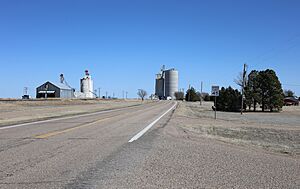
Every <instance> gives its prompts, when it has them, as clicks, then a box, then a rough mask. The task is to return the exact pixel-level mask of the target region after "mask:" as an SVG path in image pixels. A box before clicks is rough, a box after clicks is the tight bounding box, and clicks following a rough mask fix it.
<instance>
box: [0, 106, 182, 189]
mask: <svg viewBox="0 0 300 189" xmlns="http://www.w3.org/2000/svg"><path fill="white" fill-rule="evenodd" d="M175 106H176V103H174V102H156V103H150V104H144V105H141V106H136V107H128V108H122V109H118V110H110V111H103V112H98V113H93V114H90V115H84V116H74V117H70V118H60V119H54V120H50V121H42V122H37V123H31V124H23V125H15V126H8V127H2V128H1V129H0V157H1V160H0V170H1V171H0V188H64V187H71V188H78V187H79V186H81V187H83V186H85V187H87V188H90V187H91V186H90V185H88V184H86V185H85V183H84V182H85V180H82V177H84V178H86V179H87V178H89V177H90V178H93V175H94V174H96V172H97V171H96V170H94V171H93V169H95V168H96V167H98V168H99V164H102V165H104V164H105V163H107V162H109V161H110V159H112V158H115V156H117V155H118V152H119V151H121V150H122V149H125V148H128V147H129V146H130V145H131V143H130V142H135V141H136V140H138V139H140V137H142V136H143V135H144V134H147V133H146V132H151V129H153V128H155V127H153V126H156V125H158V126H159V125H160V124H162V125H163V124H165V123H166V121H167V120H168V117H170V115H171V112H172V110H173V109H174V108H175ZM149 130H150V131H149ZM81 180H82V182H81ZM98 187H100V188H101V186H98ZM79 188H80V187H79Z"/></svg>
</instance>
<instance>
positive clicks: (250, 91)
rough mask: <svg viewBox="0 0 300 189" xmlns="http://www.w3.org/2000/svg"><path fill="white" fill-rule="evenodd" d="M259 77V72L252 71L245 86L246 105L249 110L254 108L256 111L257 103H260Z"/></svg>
mask: <svg viewBox="0 0 300 189" xmlns="http://www.w3.org/2000/svg"><path fill="white" fill-rule="evenodd" d="M258 75H259V72H258V71H256V70H253V71H251V72H250V74H249V75H248V80H247V84H246V86H245V97H246V98H245V104H246V105H247V106H248V107H249V110H251V108H252V107H253V109H254V111H256V106H257V103H259V102H260V89H259V81H258Z"/></svg>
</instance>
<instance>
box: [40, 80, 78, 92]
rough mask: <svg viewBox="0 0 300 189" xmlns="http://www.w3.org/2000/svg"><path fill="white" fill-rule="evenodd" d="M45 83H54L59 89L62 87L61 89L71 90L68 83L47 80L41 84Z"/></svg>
mask: <svg viewBox="0 0 300 189" xmlns="http://www.w3.org/2000/svg"><path fill="white" fill-rule="evenodd" d="M46 83H51V84H52V85H54V86H56V87H58V88H60V89H63V90H73V89H72V88H71V87H69V86H68V85H66V84H64V83H55V82H51V81H47V82H45V83H44V84H43V85H45V84H46ZM43 85H41V86H39V87H42V86H43Z"/></svg>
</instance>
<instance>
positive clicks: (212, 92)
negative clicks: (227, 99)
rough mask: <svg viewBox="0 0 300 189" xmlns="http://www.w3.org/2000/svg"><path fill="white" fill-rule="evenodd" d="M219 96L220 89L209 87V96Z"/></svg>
mask: <svg viewBox="0 0 300 189" xmlns="http://www.w3.org/2000/svg"><path fill="white" fill-rule="evenodd" d="M219 95H220V87H219V86H212V87H211V96H219Z"/></svg>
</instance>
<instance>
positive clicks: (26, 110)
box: [0, 99, 141, 126]
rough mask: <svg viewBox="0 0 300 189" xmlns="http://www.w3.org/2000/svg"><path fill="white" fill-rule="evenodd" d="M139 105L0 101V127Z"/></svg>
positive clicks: (111, 101) (98, 102) (122, 101)
mask: <svg viewBox="0 0 300 189" xmlns="http://www.w3.org/2000/svg"><path fill="white" fill-rule="evenodd" d="M138 104H141V101H139V100H97V99H94V100H93V99H92V100H81V99H49V100H30V101H22V100H9V99H6V100H4V99H3V100H0V126H3V125H11V124H17V123H24V122H30V121H38V120H44V119H49V118H57V117H62V116H67V115H78V114H84V113H90V112H97V111H101V110H108V109H115V108H122V107H127V106H134V105H138Z"/></svg>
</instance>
